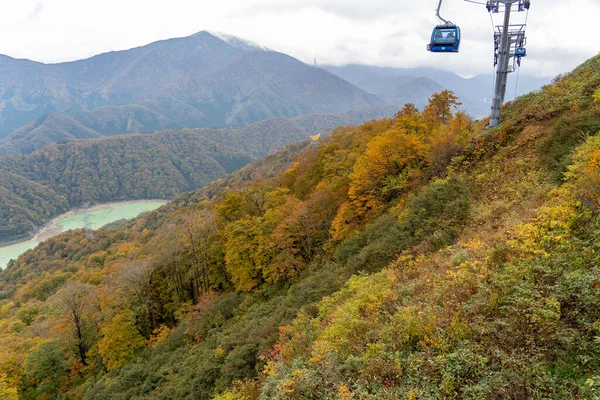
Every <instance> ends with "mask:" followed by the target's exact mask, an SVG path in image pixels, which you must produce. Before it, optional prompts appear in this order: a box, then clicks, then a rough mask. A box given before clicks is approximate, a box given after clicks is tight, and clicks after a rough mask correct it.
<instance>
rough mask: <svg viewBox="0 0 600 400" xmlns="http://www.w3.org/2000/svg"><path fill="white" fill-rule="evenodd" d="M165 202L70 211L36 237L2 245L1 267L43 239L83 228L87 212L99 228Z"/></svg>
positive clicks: (152, 208)
mask: <svg viewBox="0 0 600 400" xmlns="http://www.w3.org/2000/svg"><path fill="white" fill-rule="evenodd" d="M165 203H166V201H162V200H142V201H128V202H124V203H110V204H103V205H99V206H95V207H92V208H90V209H88V210H73V211H69V212H68V213H66V214H63V215H61V216H59V217H57V218H55V219H53V220H52V221H51V222H50V223H48V225H46V226H45V227H44V228H42V229H41V230H40V231H39V232H38V233H37V235H36V236H35V238H33V239H31V240H28V241H23V242H20V243H16V244H12V245H10V246H5V247H0V269H2V268H4V267H5V266H6V265H7V264H8V262H9V261H10V260H11V259H16V258H17V257H18V256H19V255H20V254H22V253H24V252H26V251H27V250H29V249H33V248H34V247H35V246H37V245H38V243H40V240H42V239H48V238H49V237H52V236H54V235H57V234H59V233H61V232H65V231H68V230H70V229H79V228H83V226H84V215H85V214H86V213H87V214H88V215H89V220H90V223H91V225H92V228H93V229H98V228H101V227H103V226H105V225H107V224H110V223H111V222H115V221H118V220H120V219H130V218H135V217H137V216H138V215H140V214H141V213H143V212H146V211H151V210H155V209H157V208H159V207H160V206H162V205H163V204H165Z"/></svg>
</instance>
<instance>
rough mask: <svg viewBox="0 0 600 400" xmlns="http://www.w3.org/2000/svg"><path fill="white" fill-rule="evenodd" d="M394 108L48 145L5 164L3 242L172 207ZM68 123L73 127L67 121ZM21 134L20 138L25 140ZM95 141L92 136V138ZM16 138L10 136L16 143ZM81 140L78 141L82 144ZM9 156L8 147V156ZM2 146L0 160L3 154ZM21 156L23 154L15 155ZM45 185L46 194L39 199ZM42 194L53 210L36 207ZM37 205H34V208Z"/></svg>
mask: <svg viewBox="0 0 600 400" xmlns="http://www.w3.org/2000/svg"><path fill="white" fill-rule="evenodd" d="M394 110H395V107H391V106H389V107H376V108H371V109H365V110H362V111H356V112H355V111H352V112H348V113H343V114H339V115H329V114H318V115H315V114H313V115H304V116H299V117H296V118H292V119H286V118H278V119H270V120H266V121H261V122H258V123H255V124H252V125H249V126H247V127H245V128H243V129H241V130H237V131H234V130H230V129H184V130H179V131H164V132H157V133H153V134H144V135H141V134H132V135H130V136H110V137H102V136H101V135H100V134H98V136H99V137H100V138H97V139H89V140H80V141H73V140H72V137H71V135H70V133H69V132H65V135H64V136H62V139H64V142H63V143H59V144H54V145H47V146H46V147H43V148H42V149H41V150H38V151H36V152H34V153H32V154H28V155H25V156H14V157H0V190H2V191H4V192H7V193H8V192H10V194H9V195H8V194H7V195H6V196H2V197H0V209H2V210H3V211H2V213H1V214H0V225H2V226H3V228H2V230H1V232H0V242H6V241H13V240H18V239H21V238H25V237H28V236H31V235H32V233H33V232H35V231H36V230H37V229H38V228H39V227H40V226H41V225H43V224H44V223H45V222H47V221H49V220H50V219H51V218H52V217H54V216H56V215H57V214H59V213H62V212H64V211H66V207H67V206H69V207H78V206H81V205H83V204H85V203H88V202H91V203H98V202H111V201H123V200H137V199H149V198H160V199H171V198H173V197H174V196H176V195H178V194H180V193H182V192H184V191H189V190H194V189H197V188H199V187H202V186H203V185H205V184H206V183H208V182H210V181H212V180H214V179H216V178H218V177H220V176H223V175H225V174H227V173H230V172H232V171H234V170H236V169H239V168H241V167H243V166H244V165H246V164H247V163H249V162H250V161H252V160H255V159H257V158H260V157H263V156H264V155H266V154H269V153H272V152H275V151H277V150H279V149H282V148H283V147H285V146H287V145H289V144H291V143H294V142H296V141H304V140H308V138H309V136H311V135H315V134H319V133H326V132H329V131H330V130H332V129H333V128H334V127H336V126H339V125H353V124H358V123H361V122H363V121H365V120H369V119H375V118H382V117H384V116H387V115H393V113H394V112H395V111H394ZM65 118H66V117H64V116H60V115H58V114H53V113H51V114H49V115H47V116H45V117H42V118H41V119H40V121H38V122H39V123H36V124H35V125H34V126H32V127H30V128H28V130H29V131H30V132H32V133H33V134H35V133H36V132H41V134H40V137H41V139H40V141H32V140H33V139H32V138H24V139H20V140H19V141H15V142H14V145H22V146H23V148H22V151H25V148H29V147H33V148H35V147H36V146H37V145H38V144H39V143H44V144H47V143H46V142H45V139H44V138H47V137H48V135H47V134H46V133H48V134H49V135H52V137H54V138H56V137H58V136H59V135H61V133H62V132H61V131H60V129H58V128H57V124H56V123H55V121H57V120H58V121H64V120H65ZM69 122H73V125H75V124H76V122H74V121H73V120H72V119H69ZM20 131H21V130H19V131H18V132H20ZM91 135H92V136H93V132H92V134H91ZM11 136H12V135H11ZM76 139H77V138H76ZM7 148H10V146H9V147H4V149H7ZM2 149H3V147H2V145H0V154H1V152H2ZM17 153H18V151H17ZM6 174H10V177H11V179H14V178H15V177H14V175H17V176H18V177H19V182H20V184H21V185H23V186H24V187H28V190H19V191H14V190H13V185H12V183H11V180H9V179H8V177H7V176H5V175H6ZM40 185H42V186H43V187H44V189H43V190H42V191H40V190H39V189H40ZM36 193H43V195H44V196H45V198H46V199H47V200H48V201H47V203H45V205H44V204H37V202H38V196H39V195H38V194H36ZM34 203H36V204H35V205H34Z"/></svg>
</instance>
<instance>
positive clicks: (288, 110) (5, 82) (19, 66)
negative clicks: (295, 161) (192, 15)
mask: <svg viewBox="0 0 600 400" xmlns="http://www.w3.org/2000/svg"><path fill="white" fill-rule="evenodd" d="M0 69H1V70H2V72H3V73H2V77H0V138H2V137H5V136H8V135H9V134H10V133H11V132H13V131H15V129H17V128H18V127H22V126H24V125H26V124H28V123H32V122H33V121H35V120H37V119H38V118H41V117H44V116H45V115H46V114H47V113H49V112H56V113H60V114H63V115H68V116H70V117H73V118H74V119H76V120H77V121H78V122H80V123H81V124H83V125H85V126H86V127H88V128H90V129H92V130H95V131H97V132H99V133H101V134H104V135H106V134H123V133H129V132H142V133H143V132H150V131H154V130H164V129H178V128H184V127H185V128H199V127H230V128H234V129H237V128H242V127H245V126H247V125H249V124H252V123H254V122H258V121H261V120H264V119H268V118H273V117H295V116H297V115H302V114H311V113H328V114H329V113H331V114H339V113H343V112H347V111H351V110H360V109H363V108H369V107H374V106H381V105H385V104H386V103H385V102H384V101H382V100H380V99H378V98H377V97H375V96H373V95H370V94H367V93H366V92H364V91H363V90H361V89H359V88H357V87H355V86H353V85H352V84H349V83H348V82H346V81H343V80H342V79H340V78H338V77H337V76H334V75H332V74H329V73H327V72H325V71H323V70H321V69H316V68H312V67H310V66H307V65H306V64H304V63H302V62H300V61H298V60H296V59H294V58H292V57H289V56H285V55H283V54H280V53H276V52H273V51H269V50H267V49H264V48H261V47H259V46H255V45H251V44H248V43H246V42H244V41H242V40H240V39H236V38H231V37H224V36H222V37H221V38H220V37H217V36H215V35H213V34H210V33H208V32H199V33H197V34H195V35H192V36H189V37H185V38H178V39H170V40H165V41H160V42H156V43H151V44H149V45H147V46H143V47H139V48H135V49H131V50H126V51H118V52H111V53H106V54H101V55H98V56H96V57H92V58H89V59H86V60H79V61H75V62H70V63H60V64H50V65H46V64H41V63H35V62H32V61H29V60H15V59H12V58H10V57H6V56H1V57H0ZM58 130H59V131H65V130H69V129H68V128H66V127H61V128H58ZM51 139H52V138H51V137H49V138H47V139H46V141H50V140H51ZM5 142H6V141H5ZM6 144H7V143H5V145H6ZM14 146H15V147H16V148H23V147H24V146H23V145H22V144H18V143H17V144H14Z"/></svg>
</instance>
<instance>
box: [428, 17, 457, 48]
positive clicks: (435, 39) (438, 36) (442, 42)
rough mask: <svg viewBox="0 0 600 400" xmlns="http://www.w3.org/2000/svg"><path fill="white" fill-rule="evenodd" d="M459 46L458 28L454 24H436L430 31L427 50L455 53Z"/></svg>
mask: <svg viewBox="0 0 600 400" xmlns="http://www.w3.org/2000/svg"><path fill="white" fill-rule="evenodd" d="M459 47H460V28H459V27H458V26H456V25H452V24H448V25H438V26H436V27H435V28H433V32H432V33H431V43H429V45H427V50H429V51H431V52H433V53H457V52H458V48H459Z"/></svg>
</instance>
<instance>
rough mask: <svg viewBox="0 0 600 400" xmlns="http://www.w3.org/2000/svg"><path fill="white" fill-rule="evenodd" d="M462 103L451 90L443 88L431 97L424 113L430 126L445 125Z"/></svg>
mask: <svg viewBox="0 0 600 400" xmlns="http://www.w3.org/2000/svg"><path fill="white" fill-rule="evenodd" d="M461 104H462V103H461V102H459V101H458V97H456V95H455V94H454V92H452V91H451V90H442V91H441V92H440V93H435V94H433V95H432V96H431V97H430V98H429V104H427V106H425V109H424V110H423V115H424V116H425V119H426V120H427V122H428V124H429V126H430V127H434V126H436V125H444V124H447V123H448V122H450V119H451V118H452V112H453V111H454V110H456V109H457V108H458V106H460V105H461Z"/></svg>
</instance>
